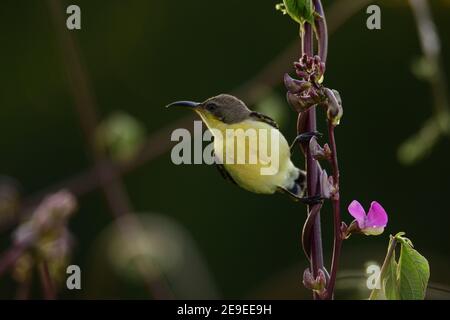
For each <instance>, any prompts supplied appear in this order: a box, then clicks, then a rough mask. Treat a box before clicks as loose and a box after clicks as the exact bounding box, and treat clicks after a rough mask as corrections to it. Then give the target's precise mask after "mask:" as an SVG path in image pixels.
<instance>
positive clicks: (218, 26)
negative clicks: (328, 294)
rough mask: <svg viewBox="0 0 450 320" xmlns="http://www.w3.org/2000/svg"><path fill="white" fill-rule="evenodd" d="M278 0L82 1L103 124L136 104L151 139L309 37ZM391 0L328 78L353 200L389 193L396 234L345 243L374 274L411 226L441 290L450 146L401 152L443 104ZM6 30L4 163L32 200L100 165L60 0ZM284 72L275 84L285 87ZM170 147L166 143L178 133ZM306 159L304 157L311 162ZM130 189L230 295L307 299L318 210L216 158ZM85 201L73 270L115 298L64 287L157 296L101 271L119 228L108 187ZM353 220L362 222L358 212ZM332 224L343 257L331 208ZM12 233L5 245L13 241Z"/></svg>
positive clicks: (8, 18)
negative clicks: (70, 73) (92, 153)
mask: <svg viewBox="0 0 450 320" xmlns="http://www.w3.org/2000/svg"><path fill="white" fill-rule="evenodd" d="M276 2H277V1H256V0H255V1H238V0H228V1H215V2H213V1H208V0H195V1H156V0H151V1H144V0H129V1H120V0H108V1H106V0H104V1H87V0H84V1H76V4H78V5H79V6H80V7H81V8H82V30H80V31H72V32H73V34H74V35H75V37H76V40H77V41H78V44H79V48H80V52H81V56H82V60H83V62H84V63H85V65H86V69H87V73H88V75H89V77H90V79H91V82H92V89H93V91H94V93H95V96H96V99H97V104H98V108H99V113H100V115H101V116H102V117H106V116H108V115H110V114H111V113H113V112H114V111H117V110H121V111H124V112H126V113H128V114H129V115H131V116H133V117H134V118H135V119H138V120H139V121H140V122H141V123H142V124H143V126H144V127H145V129H146V132H147V134H151V133H152V132H154V131H156V130H158V129H159V128H162V127H163V126H165V125H167V124H169V123H171V122H173V121H175V120H177V119H180V118H182V117H184V116H186V114H185V113H183V112H172V111H168V110H166V109H165V108H164V107H163V106H164V105H166V104H167V103H169V102H171V101H174V100H179V99H193V100H202V99H204V98H206V97H209V96H212V95H215V94H217V93H221V92H231V91H232V90H234V89H235V88H237V87H239V86H240V85H242V84H243V83H245V82H246V81H247V80H248V79H250V78H252V76H253V75H254V74H255V73H257V72H258V71H259V70H261V69H262V68H263V67H264V66H265V65H267V64H268V63H269V62H270V61H271V60H272V59H274V57H276V56H277V55H278V54H279V53H280V52H282V51H283V50H285V48H286V47H288V46H289V45H290V44H291V43H292V41H294V40H295V39H296V37H297V31H298V30H297V28H296V26H295V25H294V24H293V23H292V22H291V21H290V20H289V19H288V18H287V17H284V16H282V15H281V14H280V13H279V12H276V11H275V10H274V6H275V3H276ZM331 2H335V1H324V4H325V7H327V6H328V5H329V4H330V3H331ZM430 2H431V3H432V5H433V14H434V17H435V22H436V24H437V26H438V31H439V33H440V36H441V42H442V51H443V55H444V64H445V68H446V70H445V72H446V74H448V75H449V74H450V66H449V65H448V63H447V57H450V47H449V45H448V44H449V43H450V41H449V40H450V39H449V33H448V30H449V28H450V20H449V19H448V16H449V14H450V11H449V10H450V7H449V6H448V2H445V1H437V0H436V1H430ZM66 4H67V5H68V4H69V2H67V3H66ZM380 5H381V7H382V30H378V31H369V30H368V29H367V28H366V25H365V23H366V16H367V15H366V14H365V10H364V9H363V10H359V11H358V12H357V13H356V14H355V15H354V16H353V17H352V18H350V19H349V20H348V21H347V22H346V23H345V24H344V25H343V26H342V27H341V28H340V29H339V30H338V31H336V33H334V34H332V35H331V37H330V48H329V50H330V51H329V62H328V66H327V76H326V83H327V85H328V86H329V87H332V88H336V89H338V90H339V91H340V93H341V95H342V98H343V102H344V109H345V115H344V118H343V121H342V125H341V126H340V127H339V128H338V129H337V139H338V148H339V161H340V165H341V171H342V182H341V189H342V191H341V196H342V200H343V205H344V206H346V205H347V204H348V203H349V202H350V201H351V200H353V199H358V200H359V201H360V202H362V203H364V204H365V205H366V206H368V205H369V203H370V201H372V200H377V201H379V202H381V203H382V204H383V206H384V207H385V208H386V210H387V211H388V213H389V217H390V221H389V225H388V228H387V230H386V232H385V233H384V235H383V236H379V237H372V238H363V237H354V238H351V239H350V240H349V241H346V242H345V243H344V248H343V252H344V256H343V259H342V269H343V270H345V269H354V270H359V271H363V270H364V266H365V263H366V262H367V261H369V260H374V261H377V262H379V263H381V262H382V258H383V256H384V253H385V249H386V246H387V242H388V234H389V233H396V232H398V231H406V232H407V236H409V237H410V238H411V239H412V240H413V242H414V244H415V245H416V248H418V250H420V251H421V253H422V254H423V255H424V256H426V257H427V258H428V260H429V262H430V265H431V281H433V282H437V283H441V284H449V283H450V279H449V277H448V275H447V273H446V272H445V270H446V269H447V267H448V263H449V260H450V253H449V252H450V241H449V240H450V238H449V237H450V235H449V232H448V228H449V225H450V215H449V214H450V211H449V209H448V205H447V197H448V195H449V192H450V179H449V177H450V172H449V167H448V164H449V163H450V153H449V152H448V150H449V147H450V145H449V141H448V139H447V138H443V139H442V140H441V141H440V142H439V143H438V144H437V145H436V147H435V148H434V149H433V150H432V153H431V154H430V155H429V156H427V157H425V158H424V159H423V160H422V161H420V162H419V163H417V164H415V165H413V166H404V165H402V164H401V163H400V162H399V161H398V159H397V150H398V147H399V146H400V144H401V143H402V142H404V141H405V140H406V139H407V138H408V137H410V136H411V135H412V134H414V133H415V132H416V131H417V130H418V129H419V128H420V127H421V125H422V123H423V122H424V121H425V120H426V119H427V118H428V117H429V116H430V115H431V110H432V98H431V94H430V88H429V86H428V84H427V83H426V82H424V81H421V80H418V79H417V78H416V77H415V76H414V75H413V73H412V72H411V65H412V63H413V61H414V60H415V59H416V58H417V57H419V56H420V55H421V51H420V44H419V42H418V37H417V33H416V26H415V23H414V20H413V17H412V15H411V12H410V10H409V8H408V6H407V5H406V4H405V2H403V1H398V2H397V1H394V2H392V3H391V1H384V2H381V4H380ZM0 21H1V25H2V28H1V29H0V39H1V42H2V49H1V51H0V61H1V64H2V68H1V69H2V71H1V77H0V106H1V108H0V132H1V134H0V150H1V156H0V168H1V173H2V174H4V175H7V176H10V177H14V178H15V179H16V180H17V181H19V182H20V185H21V187H22V193H23V196H24V198H25V199H26V198H27V196H30V195H32V194H34V193H35V192H38V191H40V190H42V189H45V188H46V187H48V186H50V185H53V184H55V183H58V182H60V181H62V180H65V179H67V178H69V177H72V176H74V175H76V174H77V173H79V172H81V171H84V170H85V169H88V168H90V166H91V165H92V162H91V160H90V158H89V156H88V153H87V151H86V146H85V142H84V139H83V134H82V132H81V129H80V125H79V118H78V115H77V114H76V112H75V109H74V102H73V98H72V95H71V93H70V91H69V86H68V82H67V80H66V74H65V72H66V71H65V68H64V66H63V63H64V62H63V61H64V60H63V59H62V57H61V51H60V48H59V43H58V41H57V36H56V32H55V28H54V25H53V23H52V20H51V17H50V14H49V10H48V8H47V6H46V2H45V1H17V0H14V1H9V0H8V1H7V0H4V1H2V3H1V10H0ZM296 58H297V57H296V56H293V57H292V61H293V60H295V59H296ZM285 71H286V72H288V71H291V70H285ZM282 75H283V73H282V72H280V73H278V74H273V75H272V76H273V77H274V78H279V79H280V80H281V78H282ZM283 92H284V90H283V88H282V87H281V86H279V87H277V88H275V92H271V91H269V92H268V94H272V95H273V94H277V95H279V96H280V97H282V96H283V94H284V93H283ZM285 108H286V110H287V115H288V121H286V123H284V124H283V127H282V130H283V132H284V133H285V134H286V136H288V137H289V138H290V139H292V138H293V136H294V134H295V115H294V113H293V112H292V111H291V110H290V109H289V107H288V106H287V104H286V106H285ZM319 119H322V118H321V117H319ZM320 121H322V120H320ZM319 125H320V126H323V125H324V123H321V122H320V123H319ZM164 139H165V140H164V141H161V143H167V140H169V139H170V136H166V137H164ZM296 159H297V161H298V162H299V161H302V160H301V158H300V156H296ZM124 180H125V184H126V189H127V191H128V193H129V195H130V198H131V201H132V203H133V206H134V210H135V211H136V212H142V213H145V212H157V213H159V214H162V215H165V216H167V217H170V218H171V219H172V221H176V222H177V223H178V224H180V225H181V226H182V228H183V229H184V230H186V232H187V233H188V234H190V237H192V239H193V243H195V246H197V249H196V250H198V252H200V254H201V255H202V256H203V260H204V262H205V264H206V265H207V266H208V268H209V270H210V273H211V275H212V279H213V281H214V283H215V287H216V288H217V291H218V295H219V296H221V297H225V298H241V297H249V296H250V297H260V296H263V297H283V296H288V297H300V296H301V294H303V291H301V290H302V289H300V286H301V274H302V272H303V269H304V267H306V265H307V262H306V259H305V258H304V255H303V253H302V251H301V246H300V232H301V227H302V225H303V222H304V219H305V208H304V207H303V206H301V205H298V204H296V203H294V202H291V201H289V200H288V199H287V198H286V197H284V196H281V195H280V196H278V195H277V196H259V195H255V194H251V193H248V192H245V191H243V190H241V189H239V188H236V187H235V186H233V185H231V184H228V183H227V182H226V181H223V180H222V179H221V178H220V177H219V175H218V173H217V172H216V170H215V169H214V168H212V167H209V166H206V165H195V166H194V165H192V166H175V165H173V164H172V162H171V160H170V152H167V153H166V154H164V155H163V156H160V157H158V158H156V159H154V160H153V161H150V162H147V163H145V164H144V165H142V166H141V167H139V168H138V169H136V170H134V171H132V172H131V173H129V174H127V175H126V176H125V178H124ZM79 204H80V207H79V210H78V212H77V214H76V215H75V217H74V218H73V219H72V222H71V226H70V229H71V231H72V233H73V234H74V236H75V238H76V248H75V256H74V259H73V263H75V264H78V265H80V266H81V268H82V270H83V272H84V274H85V275H86V278H83V279H89V281H91V282H93V283H94V284H95V281H99V282H102V281H103V280H102V281H100V279H101V278H102V277H103V276H105V274H109V276H110V278H108V279H106V280H105V281H106V282H107V283H111V286H114V287H115V288H116V289H114V290H116V291H110V292H108V291H107V290H109V289H105V290H106V291H105V292H95V293H92V294H90V293H89V292H86V291H82V292H81V293H77V294H74V293H71V292H66V293H64V294H66V295H67V296H68V297H74V296H81V297H122V298H127V297H128V298H130V297H145V296H146V293H145V292H144V290H143V289H142V287H141V286H140V285H139V284H134V285H132V284H127V283H126V280H124V279H119V278H120V277H119V276H117V275H116V276H115V275H114V274H110V273H103V271H102V270H103V269H102V268H103V267H97V268H95V267H93V265H95V263H93V256H96V255H99V256H101V255H102V254H104V252H103V253H102V252H101V251H102V248H103V247H101V246H100V247H99V246H98V245H96V243H97V238H98V237H99V235H100V233H101V232H102V230H103V229H104V228H106V227H107V226H108V225H109V224H110V222H111V220H112V219H111V215H110V213H109V209H108V207H107V206H106V204H105V202H104V198H103V196H102V194H101V192H100V191H99V190H96V191H95V192H92V193H89V194H86V195H82V196H81V197H80V198H79ZM344 214H345V215H346V214H347V213H346V212H345V210H344ZM346 219H347V221H350V217H349V216H346ZM322 220H323V234H324V245H325V252H326V258H327V260H328V259H329V258H330V255H329V253H330V248H331V241H332V228H331V221H332V220H331V212H330V208H329V207H326V209H325V210H324V212H323V215H322ZM2 239H3V243H4V244H3V248H4V247H5V246H6V244H7V243H8V239H9V235H3V236H2ZM95 250H97V251H95ZM99 251H100V252H99ZM99 263H100V262H99ZM194 265H195V264H192V265H191V266H194ZM105 268H106V269H107V267H105ZM188 268H189V266H188ZM99 269H100V270H99ZM283 279H284V280H283ZM286 279H288V280H286ZM83 281H84V280H83ZM86 281H87V280H86ZM9 282H10V281H8V280H4V279H0V291H1V294H2V296H5V297H9V296H11V293H10V291H9V290H10V288H11V286H10V285H11V284H10V283H9ZM6 283H9V284H8V285H7V284H6ZM113 283H114V285H113ZM283 283H285V289H286V291H285V294H284V293H283ZM293 283H295V284H296V285H297V284H298V287H299V292H298V293H296V292H292V289H290V288H291V287H292V284H293ZM3 284H4V285H3ZM94 286H95V285H94ZM280 286H281V288H280ZM117 288H119V289H117ZM111 290H112V289H111Z"/></svg>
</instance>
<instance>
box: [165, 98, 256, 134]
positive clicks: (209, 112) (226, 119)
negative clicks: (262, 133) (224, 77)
mask: <svg viewBox="0 0 450 320" xmlns="http://www.w3.org/2000/svg"><path fill="white" fill-rule="evenodd" d="M167 107H168V108H169V107H184V108H189V109H192V110H194V111H195V112H197V113H198V114H199V115H200V117H201V118H202V120H203V121H204V122H205V123H206V124H207V125H208V126H212V127H215V125H214V124H217V123H222V124H233V123H239V122H242V121H244V120H246V119H247V118H248V117H249V115H250V113H251V111H250V110H249V109H248V108H247V106H246V105H245V103H244V102H242V101H241V100H239V99H238V98H236V97H234V96H232V95H229V94H220V95H218V96H215V97H212V98H209V99H207V100H206V101H204V102H192V101H177V102H174V103H171V104H169V105H168V106H167Z"/></svg>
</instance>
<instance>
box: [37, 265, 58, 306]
mask: <svg viewBox="0 0 450 320" xmlns="http://www.w3.org/2000/svg"><path fill="white" fill-rule="evenodd" d="M39 275H40V277H41V284H42V291H43V294H44V298H45V300H55V299H56V290H55V286H54V283H53V280H52V278H51V276H50V271H49V269H48V263H47V261H45V260H44V261H42V262H41V263H40V264H39Z"/></svg>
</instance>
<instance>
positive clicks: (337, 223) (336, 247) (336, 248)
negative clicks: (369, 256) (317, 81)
mask: <svg viewBox="0 0 450 320" xmlns="http://www.w3.org/2000/svg"><path fill="white" fill-rule="evenodd" d="M334 129H335V126H334V125H333V124H332V123H331V121H330V123H329V124H328V135H329V139H330V149H331V166H332V168H333V181H334V184H335V188H336V193H335V194H334V195H333V197H332V199H331V203H332V206H333V222H334V243H333V256H332V261H331V270H330V279H329V281H328V284H327V295H328V299H332V298H333V295H334V287H335V284H336V277H337V270H338V267H339V259H340V256H341V248H342V240H343V239H342V233H341V224H342V220H341V200H340V194H339V186H340V184H339V182H340V181H339V180H340V177H339V175H340V173H339V164H338V157H337V146H336V139H335V135H334Z"/></svg>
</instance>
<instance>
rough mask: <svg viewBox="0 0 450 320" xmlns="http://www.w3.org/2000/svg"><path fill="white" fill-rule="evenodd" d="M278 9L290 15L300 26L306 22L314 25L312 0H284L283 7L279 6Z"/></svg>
mask: <svg viewBox="0 0 450 320" xmlns="http://www.w3.org/2000/svg"><path fill="white" fill-rule="evenodd" d="M277 9H279V10H281V11H283V13H287V14H289V16H290V17H291V18H292V19H293V20H294V21H296V22H298V23H300V24H303V23H305V22H309V23H311V24H314V6H313V2H312V0H283V5H277Z"/></svg>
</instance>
